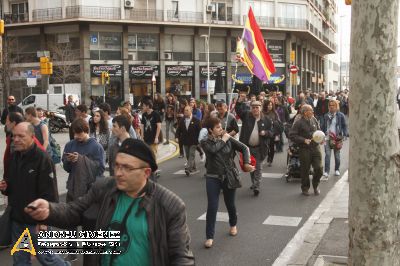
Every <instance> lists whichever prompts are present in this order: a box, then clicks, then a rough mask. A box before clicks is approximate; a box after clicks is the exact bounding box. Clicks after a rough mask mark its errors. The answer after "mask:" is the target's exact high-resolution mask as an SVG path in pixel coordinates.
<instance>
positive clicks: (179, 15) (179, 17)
mask: <svg viewBox="0 0 400 266" xmlns="http://www.w3.org/2000/svg"><path fill="white" fill-rule="evenodd" d="M167 21H171V22H174V21H176V22H184V23H203V13H202V12H187V11H180V12H176V11H174V10H168V11H167Z"/></svg>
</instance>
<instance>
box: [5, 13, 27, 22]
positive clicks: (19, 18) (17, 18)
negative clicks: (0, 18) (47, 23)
mask: <svg viewBox="0 0 400 266" xmlns="http://www.w3.org/2000/svg"><path fill="white" fill-rule="evenodd" d="M28 21H29V14H28V13H19V14H12V13H4V23H5V24H15V23H25V22H28Z"/></svg>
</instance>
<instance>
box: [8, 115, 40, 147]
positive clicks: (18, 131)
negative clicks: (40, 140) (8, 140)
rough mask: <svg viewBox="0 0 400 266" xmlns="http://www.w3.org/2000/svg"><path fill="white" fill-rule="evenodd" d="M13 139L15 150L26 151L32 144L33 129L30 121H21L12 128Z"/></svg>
mask: <svg viewBox="0 0 400 266" xmlns="http://www.w3.org/2000/svg"><path fill="white" fill-rule="evenodd" d="M12 132H13V140H14V147H15V150H16V151H22V152H24V151H27V150H29V149H30V147H31V146H32V145H33V143H34V141H33V137H34V136H35V129H34V128H33V126H32V124H31V123H28V122H21V123H19V124H18V125H16V126H15V127H14V128H13V131H12Z"/></svg>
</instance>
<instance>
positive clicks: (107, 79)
mask: <svg viewBox="0 0 400 266" xmlns="http://www.w3.org/2000/svg"><path fill="white" fill-rule="evenodd" d="M101 84H102V85H104V84H107V85H108V84H110V74H108V72H106V71H103V72H101Z"/></svg>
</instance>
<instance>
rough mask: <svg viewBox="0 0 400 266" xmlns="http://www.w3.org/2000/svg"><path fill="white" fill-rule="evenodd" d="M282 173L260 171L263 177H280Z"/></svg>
mask: <svg viewBox="0 0 400 266" xmlns="http://www.w3.org/2000/svg"><path fill="white" fill-rule="evenodd" d="M283 175H284V174H281V173H262V177H263V178H282V176H283Z"/></svg>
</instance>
